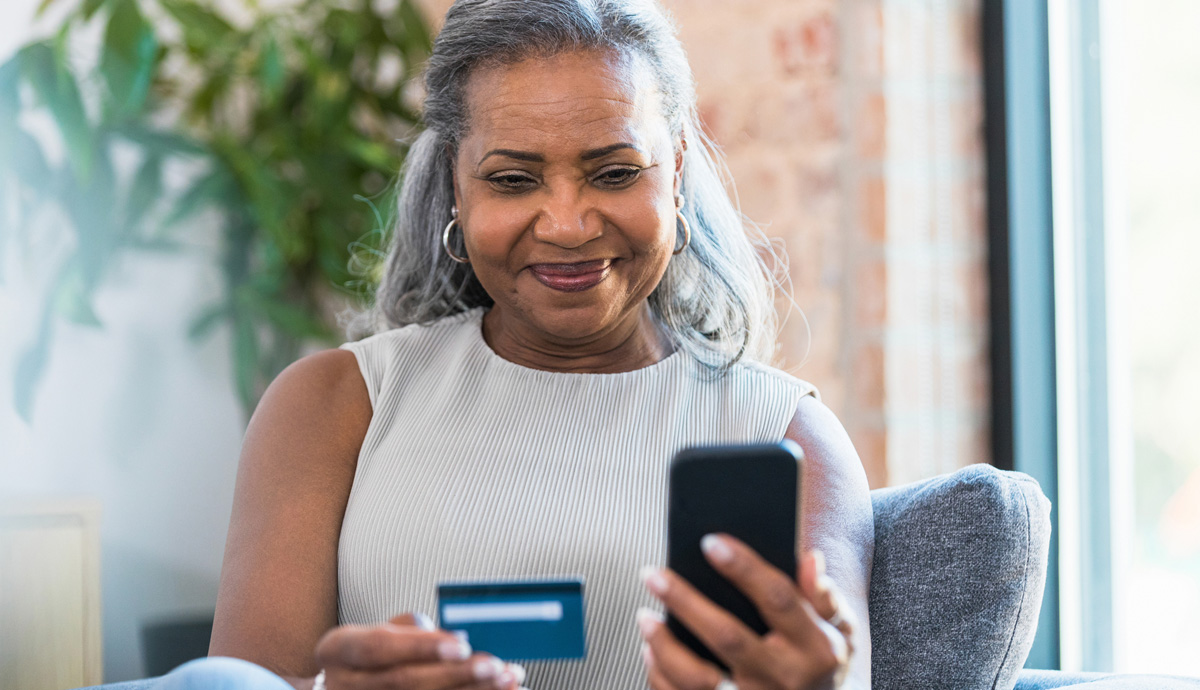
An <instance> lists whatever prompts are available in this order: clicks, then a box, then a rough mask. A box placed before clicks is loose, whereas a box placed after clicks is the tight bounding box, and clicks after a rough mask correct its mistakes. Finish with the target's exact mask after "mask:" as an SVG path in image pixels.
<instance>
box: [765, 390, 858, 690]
mask: <svg viewBox="0 0 1200 690" xmlns="http://www.w3.org/2000/svg"><path fill="white" fill-rule="evenodd" d="M785 436H786V437H787V438H788V439H791V440H792V441H795V442H796V443H797V444H798V445H799V446H800V447H801V448H802V449H804V474H803V479H802V482H803V488H802V490H801V492H802V502H801V509H800V520H801V534H802V539H803V542H804V543H803V544H802V546H803V549H804V550H805V551H809V550H812V549H819V550H820V551H821V552H822V553H823V554H824V556H825V571H826V573H828V575H829V577H830V578H831V579H832V580H833V582H834V584H835V585H836V586H837V589H838V590H839V591H840V593H841V597H842V600H843V605H846V606H849V607H850V609H851V611H853V614H854V618H855V626H854V632H853V647H854V654H853V655H852V656H851V658H850V672H849V675H848V677H847V682H846V685H847V687H850V688H856V689H857V688H869V687H871V633H870V621H869V620H868V614H867V600H868V592H869V591H870V585H871V562H872V559H873V557H874V553H875V520H874V514H873V512H872V510H871V495H870V490H869V487H868V486H867V475H866V472H865V471H864V470H863V466H862V462H861V461H860V460H859V457H858V453H857V452H856V451H855V450H854V445H853V444H852V443H851V442H850V437H849V436H848V435H847V434H846V430H845V429H844V428H843V427H842V424H841V422H840V421H838V418H837V417H836V416H834V414H833V412H832V411H830V409H829V408H828V407H826V406H825V405H824V404H822V403H821V402H820V401H818V400H817V399H816V398H814V397H812V396H805V397H804V398H803V399H801V401H800V404H799V405H798V406H797V409H796V415H795V416H794V417H793V418H792V423H791V424H790V425H788V429H787V433H786V434H785Z"/></svg>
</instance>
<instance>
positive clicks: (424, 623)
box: [413, 612, 437, 630]
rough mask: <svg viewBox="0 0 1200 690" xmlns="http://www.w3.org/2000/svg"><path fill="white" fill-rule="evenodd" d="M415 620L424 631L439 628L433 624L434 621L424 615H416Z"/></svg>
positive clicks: (414, 615)
mask: <svg viewBox="0 0 1200 690" xmlns="http://www.w3.org/2000/svg"><path fill="white" fill-rule="evenodd" d="M413 620H414V621H415V622H416V624H417V627H418V628H420V629H422V630H434V629H435V628H437V626H436V625H434V624H433V619H432V618H430V617H429V616H426V615H425V614H423V613H419V612H418V613H414V614H413Z"/></svg>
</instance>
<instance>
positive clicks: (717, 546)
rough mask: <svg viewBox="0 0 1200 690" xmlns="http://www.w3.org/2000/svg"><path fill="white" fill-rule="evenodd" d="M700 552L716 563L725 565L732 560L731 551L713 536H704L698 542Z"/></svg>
mask: <svg viewBox="0 0 1200 690" xmlns="http://www.w3.org/2000/svg"><path fill="white" fill-rule="evenodd" d="M700 550H701V551H703V552H704V554H705V555H706V556H708V557H709V558H711V559H712V560H714V561H716V562H717V563H721V564H725V563H728V562H729V561H732V560H733V549H731V548H729V544H727V543H725V540H724V539H722V538H720V537H718V536H717V535H715V534H706V535H704V538H703V539H701V540H700Z"/></svg>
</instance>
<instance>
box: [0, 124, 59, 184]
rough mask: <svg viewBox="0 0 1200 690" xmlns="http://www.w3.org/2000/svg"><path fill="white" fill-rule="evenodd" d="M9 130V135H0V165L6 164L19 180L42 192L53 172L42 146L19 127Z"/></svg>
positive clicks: (53, 174)
mask: <svg viewBox="0 0 1200 690" xmlns="http://www.w3.org/2000/svg"><path fill="white" fill-rule="evenodd" d="M10 132H11V136H7V137H0V166H7V167H8V168H9V169H10V170H11V171H12V172H13V173H14V174H16V176H17V179H18V180H19V181H21V182H22V183H24V184H25V185H27V186H29V187H30V188H32V189H34V190H36V191H37V192H39V193H41V194H44V193H45V190H46V185H47V183H48V182H49V181H50V180H52V179H53V178H54V177H55V173H54V172H53V171H51V170H50V166H49V164H48V163H46V157H45V156H44V155H43V154H42V147H41V146H39V145H38V143H37V141H36V140H34V138H33V137H31V136H30V135H29V134H28V133H27V132H26V131H25V130H23V129H21V128H19V127H16V128H14V129H12V130H10Z"/></svg>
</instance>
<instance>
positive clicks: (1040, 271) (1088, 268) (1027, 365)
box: [985, 0, 1200, 674]
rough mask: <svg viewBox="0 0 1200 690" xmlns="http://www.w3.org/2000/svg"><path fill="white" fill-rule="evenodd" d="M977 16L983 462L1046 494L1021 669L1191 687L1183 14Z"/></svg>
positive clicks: (1150, 7) (1188, 114) (1190, 138)
mask: <svg viewBox="0 0 1200 690" xmlns="http://www.w3.org/2000/svg"><path fill="white" fill-rule="evenodd" d="M993 5H994V6H993V7H992V8H991V9H990V10H988V12H989V13H990V14H989V15H988V19H987V21H986V22H985V36H986V37H987V42H988V47H987V48H986V49H985V54H986V55H987V60H988V66H989V67H988V76H989V85H988V116H989V134H988V136H989V159H990V160H989V174H990V176H991V178H992V179H991V180H990V181H989V185H990V189H989V202H990V203H991V206H992V208H991V209H990V211H989V213H990V222H989V226H990V228H991V232H992V236H993V237H992V247H993V252H992V257H991V267H992V277H993V281H992V286H993V292H994V295H993V327H994V333H995V340H996V346H995V347H996V349H997V352H998V354H999V356H994V358H993V359H994V361H995V363H996V364H995V366H996V372H995V378H996V384H995V392H994V395H995V403H994V407H995V411H994V415H995V418H996V423H995V428H996V431H995V436H996V439H995V444H996V449H997V452H996V457H997V460H998V464H1001V465H1005V464H1007V465H1008V466H1009V467H1013V468H1015V469H1018V470H1023V471H1026V472H1029V473H1030V474H1033V475H1034V476H1036V477H1037V478H1038V479H1039V480H1040V481H1041V482H1042V484H1043V488H1044V489H1046V491H1047V493H1048V495H1050V497H1051V499H1052V500H1053V501H1054V502H1055V510H1054V521H1055V531H1056V540H1055V542H1054V543H1053V544H1052V546H1051V548H1052V557H1054V563H1053V564H1052V568H1051V573H1050V577H1051V581H1050V582H1049V583H1048V586H1047V593H1046V601H1045V602H1044V606H1043V610H1042V620H1041V624H1040V625H1039V633H1038V640H1037V642H1036V643H1035V649H1034V653H1033V654H1032V655H1031V658H1030V664H1029V665H1030V666H1036V667H1049V668H1054V667H1061V668H1064V669H1082V670H1101V671H1103V670H1114V671H1119V672H1150V673H1180V674H1200V658H1198V657H1197V656H1196V655H1195V653H1194V650H1195V649H1197V648H1200V628H1198V627H1197V626H1196V625H1195V621H1196V620H1200V434H1198V433H1196V431H1197V429H1196V427H1197V424H1196V419H1197V413H1198V412H1200V319H1198V318H1197V317H1198V316H1200V271H1197V270H1196V269H1195V268H1194V267H1193V266H1192V263H1193V262H1194V257H1195V256H1197V255H1200V251H1197V250H1200V236H1198V235H1197V233H1196V232H1195V231H1194V229H1195V228H1196V227H1198V226H1200V195H1198V194H1197V191H1196V190H1197V187H1198V186H1200V175H1198V174H1196V173H1195V172H1193V169H1194V166H1196V165H1197V161H1200V130H1197V128H1196V127H1195V124H1194V123H1196V122H1200V43H1197V42H1196V41H1195V40H1194V36H1193V35H1192V34H1193V33H1194V31H1193V29H1194V27H1196V26H1200V4H1198V3H1195V2H1192V0H1154V2H1149V3H1142V4H1140V5H1138V6H1137V7H1136V8H1134V7H1131V6H1129V5H1128V3H1119V2H1116V1H1115V0H1077V1H1076V2H1055V3H1040V2H1030V1H1026V0H1005V2H1003V3H994V4H993Z"/></svg>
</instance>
